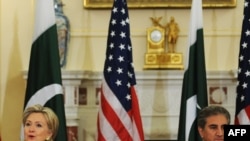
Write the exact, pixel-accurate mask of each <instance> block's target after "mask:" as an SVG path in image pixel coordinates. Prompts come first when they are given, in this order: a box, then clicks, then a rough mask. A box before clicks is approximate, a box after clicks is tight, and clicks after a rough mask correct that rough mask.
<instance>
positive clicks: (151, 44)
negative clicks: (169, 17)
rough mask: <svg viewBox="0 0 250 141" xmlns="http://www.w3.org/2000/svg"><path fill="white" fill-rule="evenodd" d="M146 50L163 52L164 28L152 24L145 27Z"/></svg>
mask: <svg viewBox="0 0 250 141" xmlns="http://www.w3.org/2000/svg"><path fill="white" fill-rule="evenodd" d="M147 51H148V53H163V52H165V29H164V28H162V27H160V26H153V27H150V28H148V29H147Z"/></svg>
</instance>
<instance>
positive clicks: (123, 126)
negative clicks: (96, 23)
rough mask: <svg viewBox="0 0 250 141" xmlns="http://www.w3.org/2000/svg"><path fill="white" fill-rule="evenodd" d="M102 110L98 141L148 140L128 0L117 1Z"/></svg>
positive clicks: (107, 56) (110, 28)
mask: <svg viewBox="0 0 250 141" xmlns="http://www.w3.org/2000/svg"><path fill="white" fill-rule="evenodd" d="M103 75H104V78H103V80H102V85H101V94H100V107H99V111H98V136H97V140H98V141H144V134H143V128H142V121H141V116H140V111H139V103H138V99H137V94H136V89H135V85H136V79H135V72H134V68H133V56H132V46H131V40H130V27H129V16H128V8H127V2H126V0H114V3H113V7H112V10H111V18H110V24H109V33H108V39H107V50H106V60H105V64H104V70H103Z"/></svg>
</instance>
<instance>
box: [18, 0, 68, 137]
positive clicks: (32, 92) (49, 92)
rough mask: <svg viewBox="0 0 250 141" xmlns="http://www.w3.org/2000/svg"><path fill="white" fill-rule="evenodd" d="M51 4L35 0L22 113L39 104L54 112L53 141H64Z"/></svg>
mask: <svg viewBox="0 0 250 141" xmlns="http://www.w3.org/2000/svg"><path fill="white" fill-rule="evenodd" d="M53 3H54V2H53V0H36V13H35V29H34V36H33V43H32V48H31V56H30V64H29V71H28V80H27V88H26V96H25V102H24V109H26V108H27V107H29V106H32V105H34V104H41V105H44V106H46V107H50V108H51V109H53V110H54V112H55V113H56V114H57V116H58V118H59V123H60V125H59V131H58V134H57V137H56V140H55V141H67V131H66V120H65V111H64V100H63V95H62V93H63V90H62V80H61V67H60V61H59V50H58V40H57V27H56V22H55V21H56V20H55V12H54V4H53ZM21 138H23V137H21Z"/></svg>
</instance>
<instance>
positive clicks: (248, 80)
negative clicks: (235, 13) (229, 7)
mask: <svg viewBox="0 0 250 141" xmlns="http://www.w3.org/2000/svg"><path fill="white" fill-rule="evenodd" d="M249 1H250V0H245V2H244V18H243V23H242V31H241V39H240V51H239V68H238V85H237V97H236V111H235V124H249V123H250V121H249V119H250V46H249V45H250V7H249V6H250V3H249Z"/></svg>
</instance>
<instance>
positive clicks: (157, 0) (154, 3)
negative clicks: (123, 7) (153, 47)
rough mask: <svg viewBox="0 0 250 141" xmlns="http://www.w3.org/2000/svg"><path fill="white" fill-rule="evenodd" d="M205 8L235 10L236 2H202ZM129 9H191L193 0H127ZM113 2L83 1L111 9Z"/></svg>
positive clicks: (229, 0) (212, 0) (95, 6)
mask: <svg viewBox="0 0 250 141" xmlns="http://www.w3.org/2000/svg"><path fill="white" fill-rule="evenodd" d="M202 1H203V7H204V8H233V7H236V0H202ZM127 2H128V7H129V8H189V7H191V3H192V0H127ZM112 4H113V0H83V7H84V8H93V9H103V8H111V7H112Z"/></svg>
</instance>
